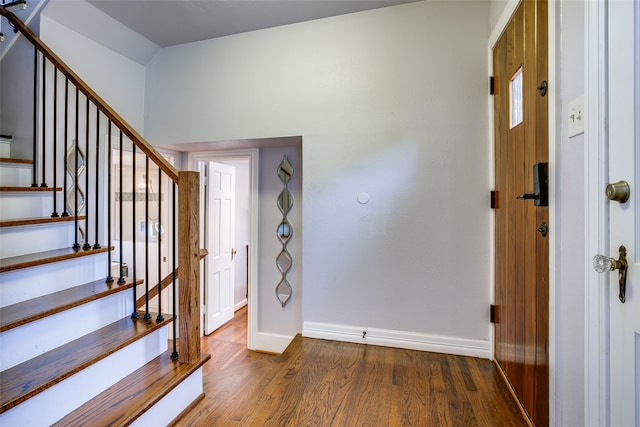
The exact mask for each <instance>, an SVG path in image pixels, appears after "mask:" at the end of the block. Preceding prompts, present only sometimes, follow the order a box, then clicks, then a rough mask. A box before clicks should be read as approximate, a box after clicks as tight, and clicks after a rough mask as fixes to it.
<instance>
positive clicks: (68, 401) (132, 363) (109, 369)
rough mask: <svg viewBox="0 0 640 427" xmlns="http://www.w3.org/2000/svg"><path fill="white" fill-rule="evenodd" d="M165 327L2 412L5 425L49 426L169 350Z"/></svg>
mask: <svg viewBox="0 0 640 427" xmlns="http://www.w3.org/2000/svg"><path fill="white" fill-rule="evenodd" d="M166 329H167V328H166V326H165V327H163V328H160V329H159V330H157V331H155V332H154V333H152V334H149V335H147V336H146V337H144V338H142V339H140V340H138V341H136V342H134V343H133V344H131V345H129V346H127V347H125V348H123V349H122V350H120V351H118V352H116V353H114V354H112V355H110V356H108V357H106V358H105V359H103V360H101V361H99V362H97V363H95V364H93V365H91V366H89V367H88V368H86V369H84V370H83V371H80V372H78V373H77V374H75V375H73V376H71V377H69V378H67V379H66V380H64V381H62V382H60V383H58V384H56V385H55V386H53V387H51V388H48V389H47V390H45V391H43V392H42V393H39V394H37V395H35V396H34V397H32V398H31V399H29V400H27V401H26V402H24V403H21V404H20V405H18V406H16V407H15V408H12V409H10V410H8V411H7V412H5V413H3V414H0V425H2V426H12V427H20V426H28V427H38V426H50V425H51V424H53V423H54V422H56V421H57V420H59V419H60V418H62V417H64V416H65V415H66V414H68V413H69V412H71V411H73V410H74V409H76V408H78V407H79V406H81V405H82V404H84V403H86V402H87V401H88V400H90V399H91V398H93V397H95V396H96V395H98V394H99V393H100V392H102V391H104V390H105V389H107V388H108V387H110V386H112V385H113V384H115V383H116V382H118V381H119V380H121V379H122V378H124V377H126V376H127V375H129V374H131V373H132V372H133V371H135V370H136V369H138V368H140V367H142V366H143V365H145V364H146V363H148V362H150V361H151V360H153V359H154V358H156V357H157V356H159V355H160V354H161V353H163V352H164V351H166V350H167V331H166Z"/></svg>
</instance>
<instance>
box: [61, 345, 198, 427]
mask: <svg viewBox="0 0 640 427" xmlns="http://www.w3.org/2000/svg"><path fill="white" fill-rule="evenodd" d="M170 355H171V351H170V350H169V351H167V352H165V353H163V354H161V355H160V356H158V357H156V358H155V359H153V360H152V361H150V362H149V363H147V364H146V365H144V366H143V367H141V368H139V369H138V370H136V371H134V372H133V373H131V375H129V376H127V377H125V378H124V379H122V380H121V381H119V382H117V383H116V384H114V385H113V386H111V387H109V388H108V389H107V390H105V391H104V392H102V393H100V394H99V395H98V396H96V397H94V398H93V399H91V400H89V401H88V402H87V403H85V404H84V405H82V406H81V407H80V408H78V409H76V410H75V411H73V412H71V413H69V414H68V415H67V416H65V417H64V418H62V419H61V420H59V421H58V422H56V423H54V424H53V425H54V426H79V425H101V426H107V425H108V426H123V425H129V424H131V423H132V422H133V421H135V420H136V419H137V418H138V417H140V415H142V414H143V413H144V412H146V411H147V410H149V409H150V408H151V407H152V406H153V405H154V404H156V403H157V402H158V401H160V399H162V398H163V397H164V396H166V395H167V394H168V393H169V392H170V391H171V390H173V389H174V388H175V387H176V386H177V385H178V384H180V383H181V382H182V381H183V380H184V379H186V378H187V377H188V376H189V375H191V374H193V373H194V372H195V371H196V370H197V369H198V368H200V367H201V366H202V365H204V364H205V363H206V362H207V361H208V360H209V359H210V358H211V356H209V355H208V354H201V355H200V360H199V361H197V362H195V363H179V362H178V361H173V360H171V357H170Z"/></svg>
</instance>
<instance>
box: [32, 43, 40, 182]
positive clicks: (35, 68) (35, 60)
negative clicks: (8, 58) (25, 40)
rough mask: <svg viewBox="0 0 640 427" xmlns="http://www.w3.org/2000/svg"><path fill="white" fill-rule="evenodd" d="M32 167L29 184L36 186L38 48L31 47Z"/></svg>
mask: <svg viewBox="0 0 640 427" xmlns="http://www.w3.org/2000/svg"><path fill="white" fill-rule="evenodd" d="M33 53H34V55H33V168H32V169H31V186H32V187H37V186H38V177H37V171H38V49H37V48H34V49H33Z"/></svg>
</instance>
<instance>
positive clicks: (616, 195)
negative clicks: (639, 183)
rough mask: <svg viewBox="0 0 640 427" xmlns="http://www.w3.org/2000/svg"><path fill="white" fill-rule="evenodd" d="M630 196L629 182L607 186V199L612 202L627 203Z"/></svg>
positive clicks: (619, 182)
mask: <svg viewBox="0 0 640 427" xmlns="http://www.w3.org/2000/svg"><path fill="white" fill-rule="evenodd" d="M630 194H631V189H630V188H629V183H628V182H627V181H618V182H614V183H613V184H609V185H607V198H608V199H609V200H611V201H614V202H619V203H626V201H627V200H629V195H630Z"/></svg>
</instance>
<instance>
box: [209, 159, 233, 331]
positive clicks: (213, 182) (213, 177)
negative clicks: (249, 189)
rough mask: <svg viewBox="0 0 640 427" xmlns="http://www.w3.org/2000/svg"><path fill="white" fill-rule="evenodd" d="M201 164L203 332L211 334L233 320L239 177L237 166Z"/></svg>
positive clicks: (212, 163)
mask: <svg viewBox="0 0 640 427" xmlns="http://www.w3.org/2000/svg"><path fill="white" fill-rule="evenodd" d="M202 163H203V164H202V165H201V168H200V172H201V174H202V173H203V172H204V179H203V181H204V184H205V185H204V189H203V194H202V195H203V199H204V200H203V205H204V210H203V212H204V214H203V218H202V228H203V231H202V236H203V238H204V240H205V241H204V244H205V248H207V250H208V251H209V254H208V255H207V257H206V258H205V262H204V272H203V282H204V283H203V287H202V288H203V290H204V295H203V296H204V298H203V312H204V327H203V330H204V333H205V334H210V333H212V332H213V331H215V330H216V329H218V328H219V327H220V326H222V325H224V324H225V323H226V322H228V321H229V320H231V319H232V318H233V290H234V268H233V258H234V254H235V250H234V249H233V248H234V246H233V244H234V242H233V236H234V233H235V225H234V218H235V183H236V173H235V167H234V166H229V165H225V164H221V163H215V162H202Z"/></svg>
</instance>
